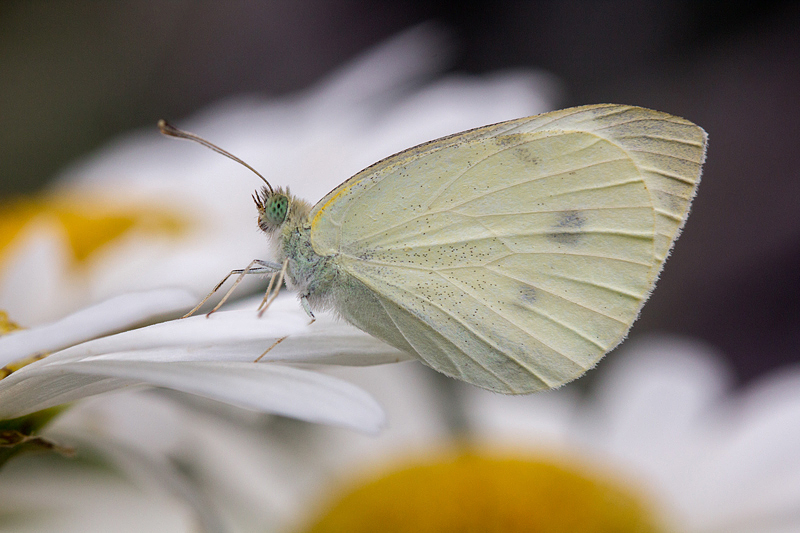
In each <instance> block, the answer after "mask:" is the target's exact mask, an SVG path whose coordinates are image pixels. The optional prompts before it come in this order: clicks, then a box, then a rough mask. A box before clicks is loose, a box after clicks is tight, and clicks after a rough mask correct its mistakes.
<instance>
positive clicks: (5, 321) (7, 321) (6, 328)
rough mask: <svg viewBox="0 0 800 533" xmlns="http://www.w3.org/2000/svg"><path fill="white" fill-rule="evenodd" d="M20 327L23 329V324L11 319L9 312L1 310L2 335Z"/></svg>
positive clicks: (0, 326)
mask: <svg viewBox="0 0 800 533" xmlns="http://www.w3.org/2000/svg"><path fill="white" fill-rule="evenodd" d="M18 329H22V326H20V325H19V324H17V323H16V322H14V321H13V320H11V318H9V316H8V313H6V312H5V311H0V337H2V336H3V335H7V334H9V333H11V332H12V331H17V330H18Z"/></svg>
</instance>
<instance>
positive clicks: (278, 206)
mask: <svg viewBox="0 0 800 533" xmlns="http://www.w3.org/2000/svg"><path fill="white" fill-rule="evenodd" d="M288 210H289V198H287V197H286V196H282V195H280V196H279V195H275V196H273V197H271V198H269V199H268V200H267V202H266V205H265V206H264V216H265V218H266V219H267V222H268V223H269V224H270V225H272V226H280V225H281V224H283V222H284V221H285V220H286V213H287V212H288Z"/></svg>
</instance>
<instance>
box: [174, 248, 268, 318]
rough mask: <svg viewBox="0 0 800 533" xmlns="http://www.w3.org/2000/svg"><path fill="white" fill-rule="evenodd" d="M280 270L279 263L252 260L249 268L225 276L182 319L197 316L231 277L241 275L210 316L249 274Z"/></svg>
mask: <svg viewBox="0 0 800 533" xmlns="http://www.w3.org/2000/svg"><path fill="white" fill-rule="evenodd" d="M280 269H281V265H279V264H278V263H272V262H270V261H262V260H260V259H254V260H252V261H251V262H250V264H249V265H247V267H246V268H243V269H237V270H231V271H230V272H229V273H228V275H227V276H225V277H224V278H222V281H220V282H219V283H217V285H216V286H215V287H214V288H213V289H212V290H211V292H209V293H208V294H207V295H206V297H205V298H203V299H202V300H201V301H200V303H199V304H197V305H196V306H195V307H194V309H192V310H191V311H189V312H188V313H186V314H185V315H183V316H182V317H181V318H187V317H190V316H192V315H193V314H195V312H197V310H198V309H200V308H201V307H203V304H205V303H206V302H207V301H208V299H209V298H211V296H213V295H214V293H215V292H217V291H218V290H219V289H220V287H222V285H224V284H225V282H226V281H228V278H230V277H231V276H233V275H234V274H238V275H239V277H238V278H237V279H236V281H235V282H234V284H233V287H231V288H230V290H228V292H227V293H225V296H224V297H223V298H222V300H221V301H220V302H219V303H218V304H217V305H216V306H215V307H214V309H212V310H211V311H209V313H208V315H210V314H211V313H213V312H214V311H216V310H217V309H219V307H220V306H221V305H222V304H223V303H224V302H225V300H227V299H228V297H229V296H230V295H231V293H232V292H233V289H235V288H236V286H237V285H238V284H239V283H240V282H241V281H242V279H243V278H244V277H245V276H246V275H247V274H270V273H273V272H276V271H278V270H280ZM208 315H206V316H208Z"/></svg>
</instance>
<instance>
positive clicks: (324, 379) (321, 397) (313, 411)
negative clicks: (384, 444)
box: [59, 361, 384, 432]
mask: <svg viewBox="0 0 800 533" xmlns="http://www.w3.org/2000/svg"><path fill="white" fill-rule="evenodd" d="M59 368H60V369H61V370H62V371H69V372H76V373H82V374H88V375H93V376H98V377H116V378H120V379H124V380H135V381H139V382H141V383H146V384H149V385H156V386H161V387H167V388H170V389H174V390H178V391H182V392H188V393H191V394H197V395H199V396H203V397H205V398H211V399H213V400H219V401H222V402H225V403H229V404H231V405H235V406H237V407H243V408H245V409H251V410H254V411H263V412H268V413H275V414H279V415H283V416H288V417H292V418H298V419H300V420H305V421H308V422H318V423H324V424H332V425H338V426H344V427H350V428H353V429H359V430H362V431H366V432H377V431H378V430H379V429H380V428H381V426H382V425H383V422H384V415H383V410H382V409H381V407H380V405H378V403H377V402H376V401H375V400H374V399H373V398H372V397H371V396H369V395H368V394H367V393H366V392H364V391H363V390H361V389H359V388H358V387H356V386H354V385H351V384H349V383H347V382H346V381H343V380H340V379H337V378H334V377H331V376H326V375H324V374H320V373H318V372H311V371H308V370H301V369H298V368H290V367H286V366H277V365H271V364H252V363H216V362H214V363H212V362H207V363H151V362H138V361H129V362H125V361H91V362H88V361H87V362H77V363H67V364H64V365H59Z"/></svg>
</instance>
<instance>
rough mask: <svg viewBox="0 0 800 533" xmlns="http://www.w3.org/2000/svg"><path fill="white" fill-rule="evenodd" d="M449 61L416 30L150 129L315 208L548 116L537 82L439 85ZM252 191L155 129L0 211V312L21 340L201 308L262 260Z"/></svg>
mask: <svg viewBox="0 0 800 533" xmlns="http://www.w3.org/2000/svg"><path fill="white" fill-rule="evenodd" d="M448 55H449V54H448V42H447V39H446V38H445V36H444V35H443V34H442V33H441V32H440V31H438V30H437V29H436V27H434V26H427V25H423V26H419V27H416V28H414V29H412V30H410V31H408V32H406V33H403V34H401V35H399V36H398V37H396V38H395V39H393V40H390V41H389V42H387V43H385V44H383V45H381V46H378V47H377V48H376V49H374V50H372V51H371V52H368V53H367V54H366V55H365V56H362V57H360V58H357V59H356V60H354V61H353V62H352V63H351V64H349V65H346V66H345V67H343V68H342V69H340V70H338V71H336V72H334V73H333V74H331V75H330V76H329V77H328V78H327V79H324V80H322V81H321V82H320V83H319V84H317V85H315V86H313V87H311V88H309V89H307V90H306V91H303V92H301V93H297V94H293V95H289V96H285V97H283V98H279V99H259V98H257V97H250V98H241V99H236V100H229V101H225V102H221V103H219V104H218V105H216V106H215V107H214V108H211V109H207V110H206V111H204V112H202V113H199V114H198V115H196V116H194V117H191V118H188V119H181V118H180V117H164V118H167V119H170V120H172V121H173V122H175V125H177V126H179V127H181V128H184V129H187V130H189V131H192V132H194V133H197V134H199V135H202V136H203V137H205V138H207V139H208V140H210V141H211V142H213V143H215V144H218V145H219V146H221V147H222V148H224V149H226V150H228V151H230V152H231V153H233V154H235V155H237V156H238V157H240V158H242V159H243V160H245V161H247V162H248V163H249V164H250V165H251V166H253V167H254V168H256V169H258V170H259V171H260V172H261V173H262V174H264V176H265V177H266V178H267V179H268V180H269V181H270V182H271V183H272V184H273V185H275V186H289V187H290V188H291V191H292V193H294V194H296V195H298V196H299V197H301V198H305V199H307V200H308V201H310V202H315V201H316V200H317V199H319V198H322V196H324V195H325V194H326V193H327V192H329V191H330V190H331V189H333V188H334V187H336V186H337V185H338V184H339V183H341V182H343V181H344V180H346V179H347V178H349V177H350V176H351V175H353V174H355V173H356V172H358V171H359V170H361V169H363V168H365V167H367V166H369V165H370V164H372V163H374V162H376V161H378V160H379V159H381V158H383V157H386V156H388V155H391V154H393V153H395V152H398V151H400V150H403V149H406V148H409V147H411V146H413V145H415V144H419V143H421V142H425V141H428V140H431V139H434V138H437V137H440V136H443V135H447V134H451V133H454V132H458V131H462V130H465V129H468V128H471V127H477V126H481V125H484V124H489V123H493V122H498V121H502V120H507V119H511V118H516V117H519V116H525V115H532V114H536V113H540V112H543V111H547V110H549V109H551V108H552V107H553V104H554V99H555V97H556V94H557V89H556V83H555V81H554V80H553V79H552V77H550V76H547V75H545V74H543V73H537V72H531V71H509V72H504V73H498V74H496V75H492V76H482V77H468V76H446V77H442V76H440V72H441V70H442V69H443V68H445V67H446V63H447V57H448ZM260 186H261V181H260V180H259V179H258V178H257V177H256V176H254V175H252V174H251V173H250V172H249V171H247V170H246V169H244V168H243V167H240V166H239V165H236V164H235V163H233V162H231V161H230V160H228V159H226V158H224V157H220V156H219V155H218V154H215V153H213V152H211V151H209V150H203V149H202V148H200V147H198V146H195V145H192V144H190V143H181V142H176V141H174V140H172V139H168V138H165V137H163V136H161V135H160V134H159V133H158V131H157V128H156V125H155V124H153V127H152V128H150V129H148V130H147V131H143V132H138V133H134V134H132V135H129V136H127V137H126V138H123V139H120V140H118V141H116V142H114V143H112V144H111V145H109V146H108V147H106V148H105V149H103V150H101V151H99V152H98V153H96V154H94V155H93V156H91V157H89V158H87V159H86V160H84V161H82V162H79V163H77V164H75V165H73V167H72V168H70V169H68V170H66V171H65V172H64V173H63V174H62V175H61V176H59V177H57V178H56V180H55V181H54V183H53V184H52V186H51V187H50V188H49V189H47V190H46V191H43V192H42V193H40V194H39V195H38V196H36V197H34V198H24V199H21V200H17V201H14V202H7V203H6V204H4V205H3V207H2V209H1V210H0V229H2V232H0V309H5V310H6V311H7V312H8V313H9V314H10V316H11V317H13V319H14V320H16V321H18V322H19V323H21V324H24V325H27V326H32V325H37V324H40V323H43V322H46V321H50V320H54V319H56V318H58V317H61V316H64V315H65V314H66V313H68V312H70V311H74V310H76V309H79V308H81V307H83V306H85V305H88V304H90V303H96V302H99V301H102V300H105V299H107V298H109V297H111V296H113V295H116V294H120V293H123V292H128V291H138V290H146V289H151V288H161V287H184V288H187V289H189V290H192V291H194V292H196V293H197V294H198V295H202V294H205V292H207V291H208V290H209V289H210V288H211V287H213V286H214V284H215V283H216V282H217V281H219V279H220V278H221V277H222V276H223V275H224V274H226V273H227V272H228V271H230V270H231V269H234V268H243V267H244V266H245V265H247V264H248V263H249V262H250V261H251V260H252V259H254V258H259V259H268V258H269V254H270V246H269V243H268V242H267V239H266V238H265V236H264V234H263V233H262V232H261V231H260V230H259V229H258V226H257V213H256V209H255V206H254V205H253V202H252V199H251V194H252V192H253V190H255V189H256V188H258V187H260ZM247 281H248V282H251V283H254V280H247ZM246 290H247V289H245V292H246Z"/></svg>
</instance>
